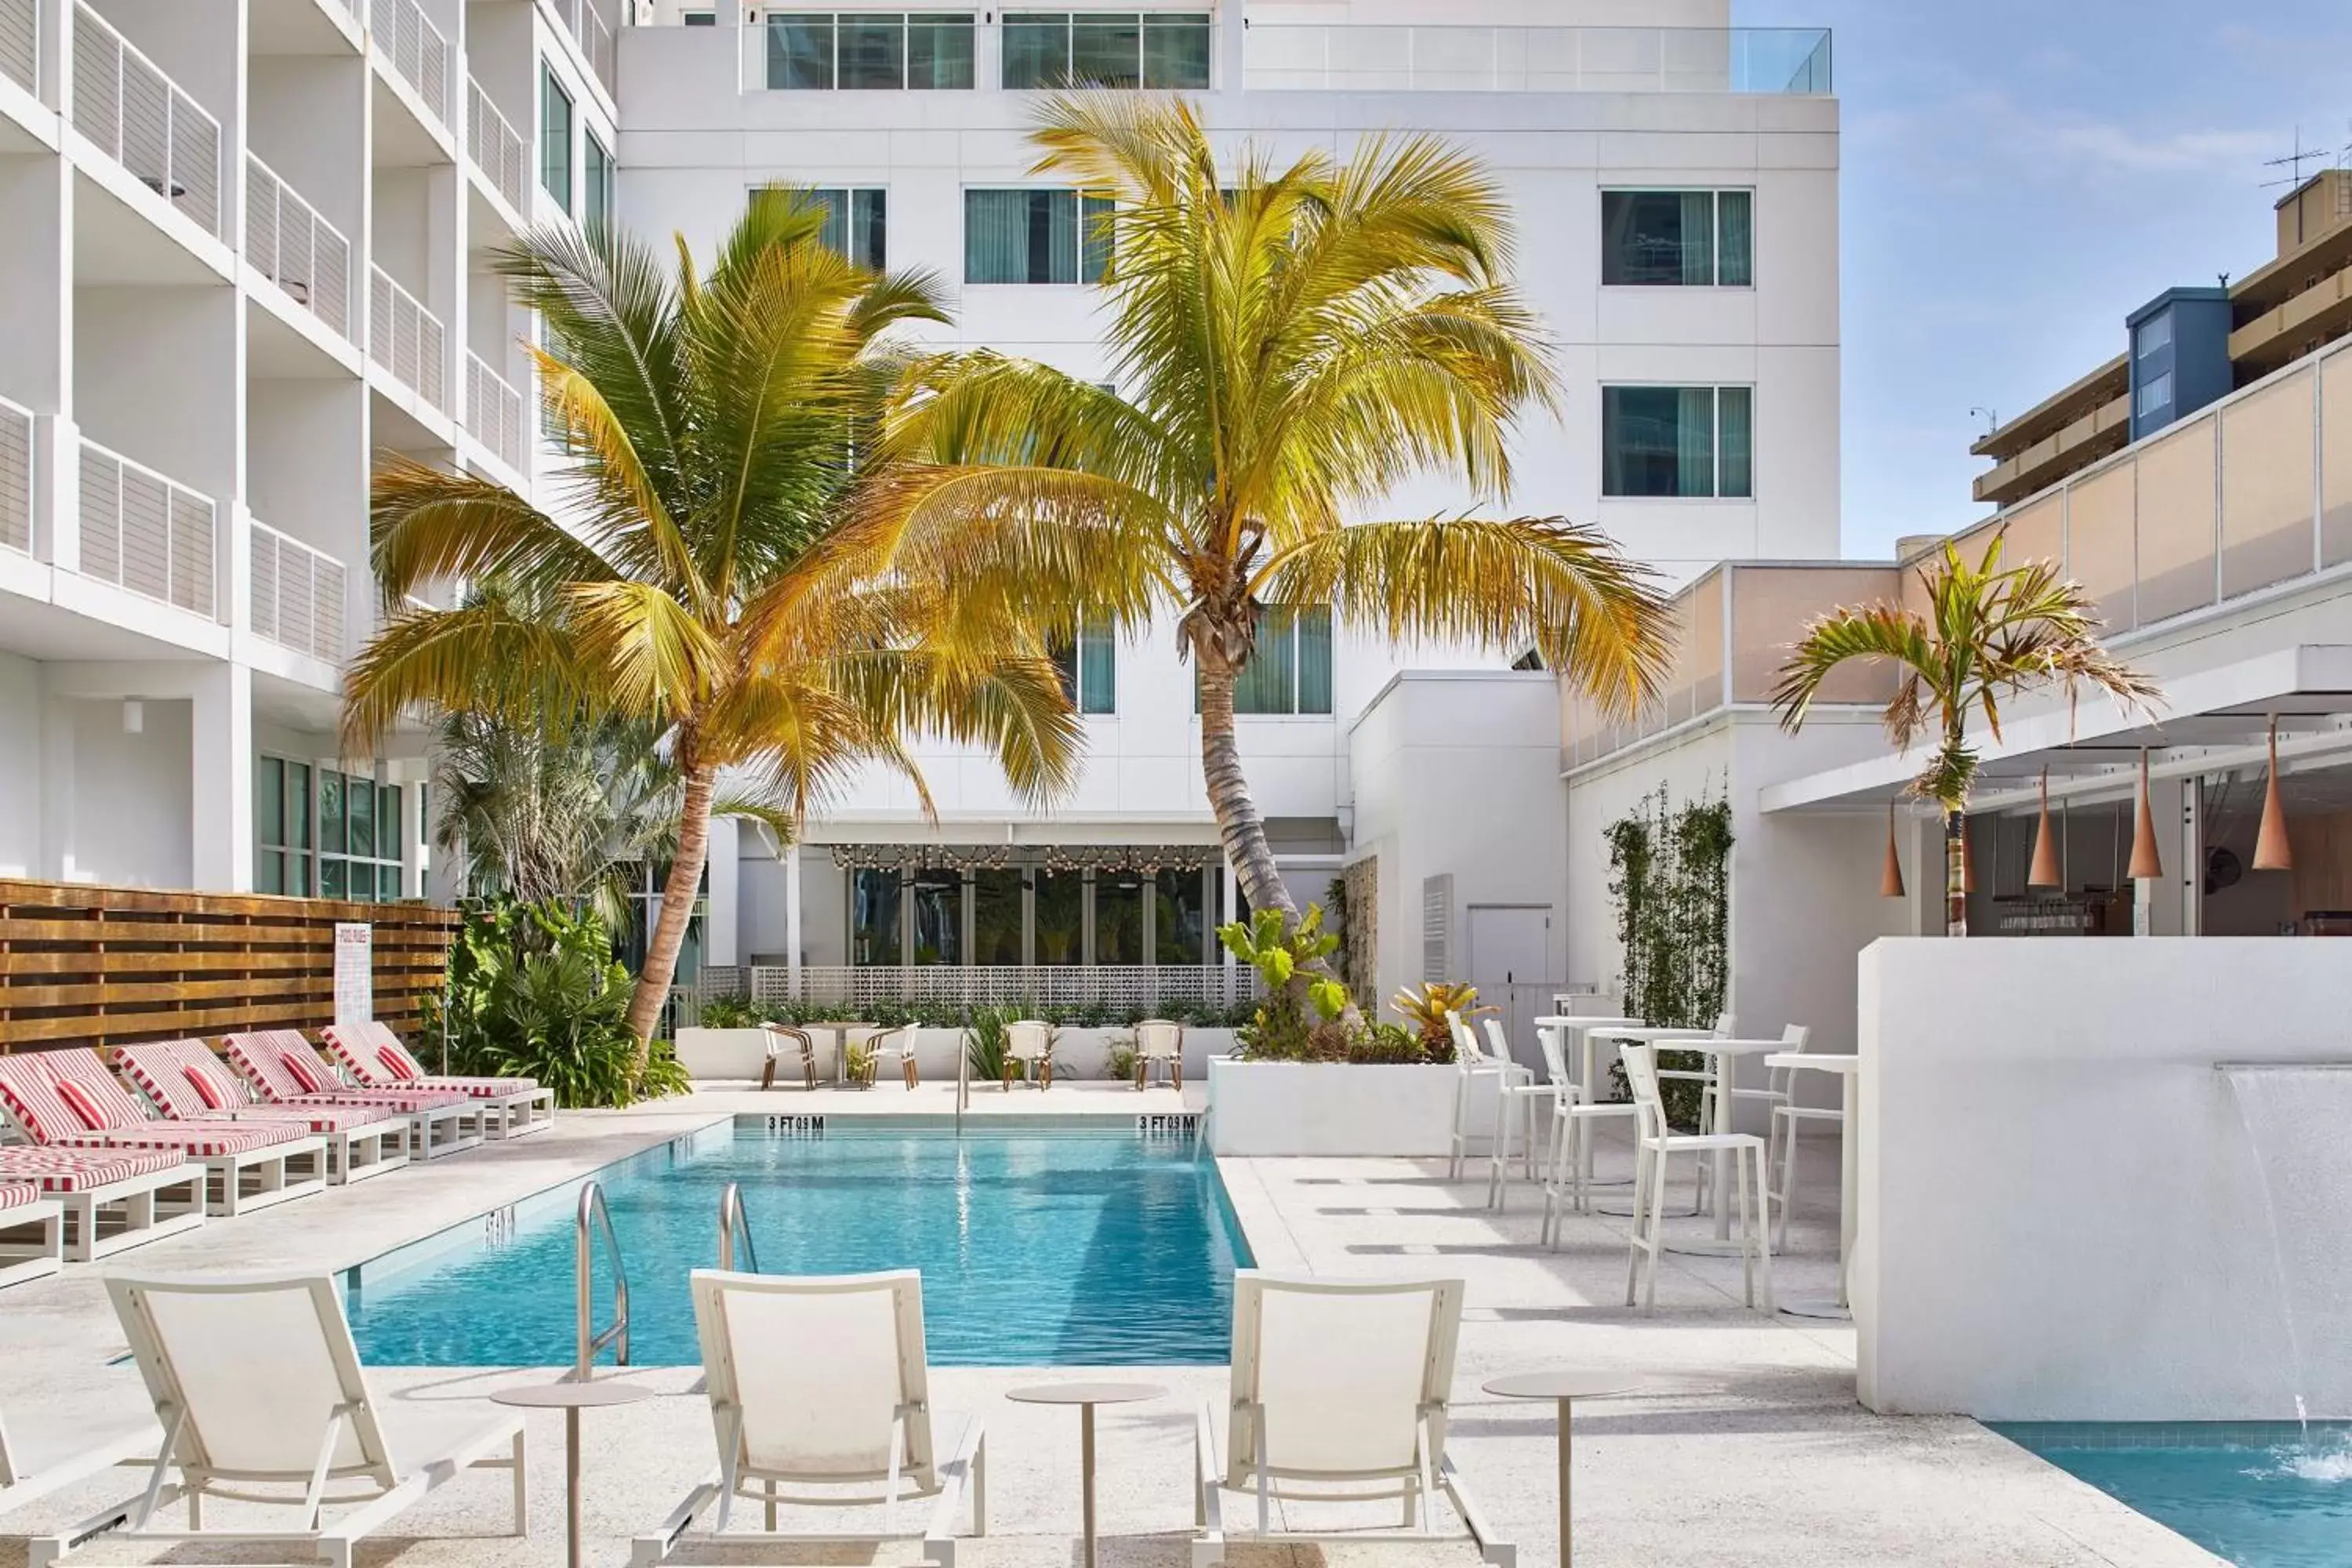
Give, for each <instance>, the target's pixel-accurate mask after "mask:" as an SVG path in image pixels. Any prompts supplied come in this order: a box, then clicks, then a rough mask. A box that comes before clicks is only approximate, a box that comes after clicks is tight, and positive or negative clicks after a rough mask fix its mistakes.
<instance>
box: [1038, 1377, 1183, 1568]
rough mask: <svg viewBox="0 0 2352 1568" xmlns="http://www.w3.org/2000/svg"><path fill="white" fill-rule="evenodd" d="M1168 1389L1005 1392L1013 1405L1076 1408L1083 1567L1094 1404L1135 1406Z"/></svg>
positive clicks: (1090, 1540)
mask: <svg viewBox="0 0 2352 1568" xmlns="http://www.w3.org/2000/svg"><path fill="white" fill-rule="evenodd" d="M1167 1392H1168V1391H1167V1390H1166V1389H1164V1388H1162V1387H1160V1385H1159V1384H1154V1383H1039V1384H1030V1385H1029V1386H1028V1387H1025V1388H1015V1389H1012V1390H1009V1391H1007V1392H1006V1394H1005V1395H1004V1397H1005V1398H1007V1399H1010V1400H1012V1401H1013V1403H1014V1404H1015V1405H1076V1406H1077V1407H1078V1484H1079V1486H1080V1487H1081V1489H1083V1491H1084V1494H1085V1503H1086V1546H1087V1552H1086V1557H1085V1560H1084V1561H1085V1564H1086V1568H1095V1406H1096V1405H1135V1404H1139V1403H1140V1402H1142V1401H1144V1400H1147V1399H1158V1398H1160V1396H1161V1395H1162V1394H1166V1393H1167Z"/></svg>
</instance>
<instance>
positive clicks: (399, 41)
mask: <svg viewBox="0 0 2352 1568" xmlns="http://www.w3.org/2000/svg"><path fill="white" fill-rule="evenodd" d="M369 26H371V27H372V28H373V30H374V32H375V41H376V47H378V48H381V49H382V50H383V52H384V54H385V55H386V56H387V57H388V58H390V59H391V61H392V68H393V69H394V70H396V71H398V72H399V73H400V74H401V76H402V78H403V79H405V80H406V81H407V83H408V85H409V86H411V87H413V88H415V89H416V96H417V97H419V98H421V99H423V100H425V108H427V109H429V110H432V111H433V118H434V119H436V120H438V121H441V123H442V124H444V125H446V124H448V123H449V40H448V39H446V38H445V37H442V36H441V29H440V28H438V27H436V26H434V25H433V22H432V19H431V18H430V17H428V16H425V12H424V9H423V8H422V7H421V6H419V5H417V4H416V0H374V5H373V7H372V8H371V10H370V12H369Z"/></svg>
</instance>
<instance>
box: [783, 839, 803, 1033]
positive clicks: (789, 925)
mask: <svg viewBox="0 0 2352 1568" xmlns="http://www.w3.org/2000/svg"><path fill="white" fill-rule="evenodd" d="M784 979H785V992H786V994H789V995H791V996H793V997H794V998H795V999H797V998H798V997H799V995H800V994H801V847H800V846H799V845H798V844H787V845H785V846H784Z"/></svg>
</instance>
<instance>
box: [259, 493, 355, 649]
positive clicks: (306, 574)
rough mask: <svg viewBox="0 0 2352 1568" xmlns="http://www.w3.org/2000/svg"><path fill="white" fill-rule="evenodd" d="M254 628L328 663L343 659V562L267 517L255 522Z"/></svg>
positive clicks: (275, 641)
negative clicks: (280, 528)
mask: <svg viewBox="0 0 2352 1568" xmlns="http://www.w3.org/2000/svg"><path fill="white" fill-rule="evenodd" d="M252 543H253V581H252V589H253V595H252V606H253V630H254V635H255V636H257V637H268V639H269V640H270V641H271V642H274V643H276V644H278V646H279V647H290V648H292V649H293V650H294V651H295V652H297V653H307V654H309V655H310V657H311V658H320V659H324V660H326V661H327V662H328V663H329V664H341V662H342V660H343V563H341V562H340V561H338V560H336V559H335V558H334V557H333V556H331V555H329V554H327V553H326V552H323V551H318V550H313V549H311V548H310V546H309V545H307V544H305V543H303V542H301V541H300V540H299V539H293V538H289V536H287V535H286V534H283V533H280V532H278V531H277V530H276V529H274V528H271V527H269V526H268V524H266V523H261V522H256V523H255V524H254V525H253V534H252Z"/></svg>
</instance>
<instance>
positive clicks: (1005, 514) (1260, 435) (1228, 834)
mask: <svg viewBox="0 0 2352 1568" xmlns="http://www.w3.org/2000/svg"><path fill="white" fill-rule="evenodd" d="M1033 141H1034V143H1035V144H1036V145H1037V146H1038V147H1039V149H1040V150H1041V156H1040V158H1039V160H1038V163H1037V164H1036V168H1035V171H1034V172H1036V173H1039V174H1050V175H1053V176H1055V177H1057V178H1059V179H1063V180H1066V181H1067V182H1068V183H1070V184H1074V185H1076V186H1079V187H1081V188H1083V189H1085V190H1087V191H1089V192H1108V193H1110V194H1112V195H1113V196H1114V197H1115V201H1116V207H1115V210H1114V212H1113V213H1112V215H1111V216H1108V218H1105V219H1102V220H1100V221H1101V224H1102V230H1100V231H1098V232H1097V234H1095V235H1093V236H1090V237H1089V239H1090V240H1091V242H1092V244H1093V247H1094V248H1095V249H1096V250H1097V252H1099V251H1100V249H1101V247H1102V246H1103V244H1104V242H1106V241H1108V249H1109V252H1110V254H1111V256H1112V258H1113V260H1112V263H1111V267H1110V271H1109V276H1108V279H1106V283H1105V290H1104V294H1105V299H1104V310H1105V313H1106V315H1107V317H1108V342H1109V346H1110V350H1111V355H1112V360H1113V365H1112V368H1111V370H1110V372H1109V376H1110V378H1111V380H1112V383H1113V385H1115V386H1116V388H1117V390H1116V391H1113V390H1109V389H1108V388H1106V387H1103V386H1099V385H1097V384H1094V383H1092V382H1089V381H1085V380H1081V379H1078V378H1076V377H1074V376H1071V375H1068V374H1064V373H1062V372H1060V371H1058V370H1054V369H1051V368H1049V367H1047V366H1045V365H1042V364H1038V363H1034V362H1031V361H1027V360H1021V359H1013V358H1008V357H1003V356H1000V355H997V354H992V353H969V354H959V355H950V356H944V357H941V358H939V359H937V360H935V361H933V362H932V363H929V364H926V365H924V366H922V367H920V368H919V371H918V373H917V374H915V375H914V376H913V377H912V378H910V381H909V384H908V388H907V390H905V391H904V392H903V393H902V395H901V397H900V400H899V403H898V406H897V409H896V412H895V416H894V418H893V420H892V423H891V426H890V428H889V431H888V434H887V437H886V443H887V446H888V447H889V449H890V450H891V452H892V454H893V456H894V458H897V459H898V461H895V462H894V463H893V465H892V466H891V468H890V469H889V471H888V472H887V474H886V475H884V476H883V477H881V478H880V479H878V480H877V483H876V484H874V485H873V486H872V487H870V488H869V489H868V490H867V491H866V497H865V501H864V509H863V510H864V514H865V515H866V518H867V519H868V520H869V521H877V524H880V525H884V526H887V527H888V528H890V529H892V530H894V531H896V533H897V536H898V538H899V539H900V541H901V544H902V548H903V550H904V552H906V554H907V556H908V558H909V559H910V560H919V561H921V562H923V563H925V569H926V570H928V571H929V572H931V573H933V574H939V575H953V576H956V577H958V578H959V579H961V580H962V581H966V582H971V583H990V582H995V581H998V580H1000V579H1002V580H1003V581H1006V582H1010V583H1017V584H1019V585H1020V587H1021V590H1022V592H1023V593H1024V595H1026V596H1027V598H1028V600H1029V602H1030V603H1031V604H1032V605H1034V606H1035V607H1036V609H1037V611H1038V613H1039V614H1040V615H1041V616H1043V617H1044V618H1045V622H1046V623H1047V624H1048V626H1053V627H1057V628H1058V630H1059V631H1060V633H1061V635H1064V636H1067V635H1070V634H1071V633H1073V632H1074V631H1075V630H1076V627H1077V626H1080V625H1082V624H1083V623H1084V622H1086V621H1087V619H1089V618H1095V617H1099V618H1108V619H1109V620H1112V621H1116V622H1125V623H1128V624H1130V625H1131V624H1134V623H1136V622H1138V621H1141V620H1143V619H1145V618H1147V617H1148V616H1150V613H1151V611H1152V610H1153V608H1154V607H1155V606H1158V605H1165V606H1168V607H1171V608H1173V609H1175V610H1177V611H1179V612H1180V616H1181V618H1180V619H1179V621H1178V624H1177V637H1178V640H1179V643H1180V645H1181V649H1182V651H1183V652H1184V653H1185V654H1186V655H1187V656H1188V657H1189V658H1191V659H1192V662H1193V664H1194V665H1195V667H1196V668H1197V671H1198V680H1199V689H1200V718H1201V751H1202V771H1203V773H1204V774H1205V778H1206V784H1207V790H1208V797H1209V801H1210V804H1211V805H1212V806H1213V808H1214V810H1215V812H1216V816H1217V823H1218V827H1219V830H1220V834H1221V837H1223V845H1224V849H1225V854H1226V856H1227V858H1228V859H1229V860H1230V861H1231V862H1232V864H1233V866H1234V869H1235V871H1236V873H1237V874H1238V876H1239V878H1240V881H1241V886H1242V890H1243V892H1244V894H1245V895H1246V897H1247V898H1248V900H1249V901H1250V903H1251V904H1252V905H1253V906H1254V907H1255V908H1258V909H1266V908H1272V907H1280V908H1282V909H1284V910H1288V911H1291V912H1293V913H1296V909H1295V906H1294V905H1293V904H1292V901H1291V899H1290V895H1289V893H1288V891H1287V890H1286V889H1285V888H1284V886H1283V883H1282V879H1281V877H1280V876H1279V874H1278V873H1277V872H1276V868H1275V862H1274V855H1273V852H1272V851H1271V850H1270V849H1269V848H1268V847H1267V844H1266V838H1265V826H1264V824H1263V822H1262V821H1261V819H1260V816H1259V813H1258V808H1257V805H1256V804H1255V801H1253V799H1252V798H1251V795H1250V790H1249V784H1248V781H1247V779H1246V778H1245V777H1244V774H1243V772H1242V766H1241V759H1240V756H1239V754H1238V752H1237V751H1236V748H1235V744H1234V686H1235V682H1236V681H1237V680H1238V679H1240V678H1241V677H1242V675H1243V673H1244V671H1245V670H1246V669H1247V668H1249V665H1250V661H1251V658H1252V655H1253V652H1254V651H1255V640H1256V636H1257V630H1258V627H1259V625H1260V615H1261V612H1262V611H1264V610H1265V609H1267V608H1268V607H1270V606H1283V605H1331V606H1334V607H1335V608H1336V609H1337V611H1338V612H1339V616H1340V617H1341V619H1342V620H1343V621H1344V622H1346V623H1350V624H1352V625H1354V626H1360V627H1369V628H1370V629H1371V630H1373V631H1374V632H1376V633H1380V634H1382V635H1385V636H1387V637H1391V638H1392V639H1399V640H1402V639H1407V638H1412V637H1432V638H1440V639H1449V640H1454V641H1460V642H1467V643H1470V644H1474V645H1479V646H1483V647H1487V648H1494V649H1503V650H1507V651H1509V652H1513V653H1517V652H1522V651H1524V650H1526V649H1527V648H1528V647H1534V648H1536V649H1537V650H1538V651H1539V652H1540V654H1541V655H1542V657H1543V659H1544V662H1545V664H1546V666H1547V667H1548V668H1552V669H1555V670H1558V671H1559V672H1560V673H1561V674H1562V675H1563V676H1564V677H1565V678H1567V679H1571V680H1575V681H1577V682H1580V684H1582V685H1583V686H1584V687H1586V688H1587V689H1590V690H1591V692H1593V694H1594V695H1595V696H1596V697H1598V698H1600V699H1601V700H1603V701H1604V702H1605V703H1606V704H1607V705H1608V706H1610V707H1611V708H1612V709H1616V710H1625V709H1631V708H1632V707H1633V706H1634V705H1636V704H1637V703H1638V702H1639V701H1640V700H1642V699H1643V698H1644V697H1645V696H1646V695H1647V694H1648V693H1649V692H1650V690H1651V689H1652V688H1653V686H1654V682H1655V679H1656V677H1657V675H1658V672H1659V670H1660V668H1661V666H1662V663H1663V660H1664V653H1665V648H1666V624H1667V623H1666V618H1665V612H1664V606H1663V605H1662V602H1661V600H1660V599H1659V597H1658V596H1657V595H1656V594H1655V593H1654V592H1653V590H1652V587H1651V583H1650V578H1649V575H1648V574H1647V573H1646V572H1645V571H1644V570H1643V568H1641V567H1640V566H1638V565H1636V564H1634V563H1631V562H1628V561H1627V560H1625V559H1624V558H1623V557H1622V556H1621V555H1620V554H1619V553H1618V552H1617V550H1616V549H1615V547H1614V546H1613V545H1612V543H1611V542H1610V541H1609V540H1608V539H1607V538H1606V537H1605V536H1603V535H1602V534H1601V533H1600V532H1599V531H1597V530H1595V529H1593V528H1591V527H1589V526H1585V525H1580V524H1577V523H1572V522H1569V521H1565V520H1562V519H1559V518H1517V519H1505V520H1497V521H1485V520H1467V519H1448V520H1443V521H1436V520H1416V521H1380V522H1360V523H1356V524H1354V525H1351V526H1342V523H1343V520H1344V519H1345V518H1346V517H1347V516H1348V515H1349V514H1350V513H1352V512H1358V511H1361V510H1368V509H1370V508H1373V507H1376V506H1378V505H1379V504H1380V503H1381V499H1382V498H1383V497H1384V496H1385V495H1386V494H1388V493H1389V492H1390V491H1391V489H1393V488H1394V487H1395V486H1396V485H1397V484H1398V483H1399V482H1400V481H1402V480H1404V479H1408V478H1409V477H1412V476H1414V475H1416V474H1419V473H1423V472H1431V471H1435V472H1441V473H1451V474H1454V475H1457V476H1459V477H1461V478H1463V479H1466V480H1468V481H1469V483H1470V485H1471V486H1472V488H1473V489H1475V491H1477V492H1478V493H1480V494H1483V495H1502V494H1504V493H1507V490H1508V489H1509V485H1510V479H1511V460H1510V456H1509V451H1508V437H1509V434H1510V430H1511V426H1512V422H1513V419H1514V417H1515V416H1516V415H1517V412H1518V411H1519V410H1520V409H1521V407H1522V406H1524V405H1528V404H1531V403H1532V404H1538V405H1540V404H1546V403H1548V402H1549V400H1550V399H1551V396H1552V392H1553V380H1552V374H1551V370H1550V366H1549V358H1548V353H1547V350H1546V347H1545V345H1544V343H1543V342H1541V340H1540V337H1539V334H1538V328H1537V324H1536V321H1535V319H1534V317H1533V316H1532V315H1531V313H1530V312H1529V311H1528V308H1527V306H1526V305H1525V304H1524V303H1523V302H1522V301H1521V300H1520V299H1519V296H1518V294H1517V291H1516V290H1515V289H1513V288H1512V287H1511V285H1510V284H1509V283H1508V282H1507V280H1506V279H1507V271H1508V267H1509V261H1510V233H1509V225H1508V220H1507V209H1506V205H1505V203H1504V200H1503V197H1502V195H1501V193H1500V192H1499V191H1498V189H1497V188H1496V185H1495V184H1494V183H1493V181H1491V180H1490V179H1489V178H1488V177H1487V176H1486V174H1484V173H1483V172H1482V171H1481V170H1480V169H1479V168H1478V167H1477V166H1476V165H1475V163H1472V162H1471V161H1470V160H1469V159H1468V158H1466V157H1465V156H1464V155H1462V154H1461V153H1457V152H1454V151H1453V150H1452V149H1450V148H1448V147H1447V146H1445V145H1444V144H1443V143H1441V142H1435V141H1433V140H1430V139H1427V138H1423V137H1410V138H1402V139H1391V138H1374V139H1372V140H1370V141H1369V142H1365V143H1364V144H1363V145H1362V146H1361V147H1360V148H1359V149H1358V150H1357V152H1356V153H1355V155H1354V157H1353V158H1352V160H1351V161H1349V162H1346V163H1340V162H1338V161H1336V160H1335V159H1333V158H1332V157H1331V156H1329V155H1328V154H1326V153H1320V152H1317V153H1307V154H1305V155H1304V156H1301V157H1299V158H1298V159H1297V160H1295V161H1293V162H1291V163H1287V164H1286V165H1284V166H1282V167H1279V168H1277V167H1276V166H1275V165H1274V164H1273V163H1271V162H1270V161H1268V160H1267V159H1266V158H1265V156H1263V155H1261V154H1260V153H1255V152H1251V151H1245V152H1244V153H1243V155H1242V156H1241V158H1240V159H1239V160H1238V162H1236V163H1232V164H1229V165H1225V166H1222V167H1221V166H1220V164H1219V162H1218V160H1217V158H1216V157H1215V155H1214V153H1213V151H1212V149H1211V147H1210V143H1209V138H1208V136H1207V135H1206V134H1205V133H1204V132H1203V130H1202V125H1201V122H1200V121H1199V119H1198V118H1197V117H1196V115H1195V114H1194V112H1193V110H1192V107H1191V106H1190V105H1189V104H1187V103H1184V102H1182V101H1174V100H1155V99H1148V98H1140V97H1138V96H1136V95H1133V94H1119V93H1098V94H1093V95H1087V96H1073V97H1067V98H1063V99H1059V100H1050V101H1049V102H1048V103H1047V104H1046V106H1045V108H1044V109H1043V110H1042V111H1041V114H1040V121H1039V127H1038V129H1037V130H1036V132H1034V136H1033Z"/></svg>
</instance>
